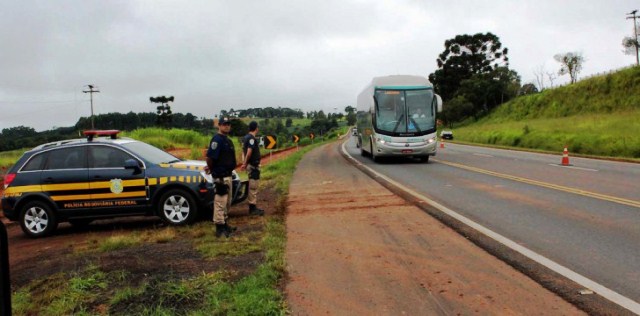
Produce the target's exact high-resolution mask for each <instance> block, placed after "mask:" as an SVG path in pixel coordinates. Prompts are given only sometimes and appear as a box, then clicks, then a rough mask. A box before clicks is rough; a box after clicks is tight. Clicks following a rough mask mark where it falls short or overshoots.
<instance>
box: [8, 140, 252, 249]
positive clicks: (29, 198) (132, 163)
mask: <svg viewBox="0 0 640 316" xmlns="http://www.w3.org/2000/svg"><path fill="white" fill-rule="evenodd" d="M118 132H119V131H117V130H108V131H104V130H101V131H95V130H93V131H85V132H84V134H85V136H87V138H86V139H74V140H64V141H59V142H53V143H47V144H43V145H40V146H37V147H35V148H33V149H32V150H30V151H27V152H25V153H24V155H23V156H22V157H20V159H18V161H17V162H16V164H15V165H14V166H13V167H12V168H11V169H9V171H8V173H7V174H6V175H5V178H4V195H3V196H2V200H1V203H2V210H3V212H4V215H5V217H7V218H8V219H9V220H11V221H19V222H20V226H21V227H22V230H23V231H24V233H25V234H27V235H29V236H31V237H42V236H46V235H49V234H51V233H52V232H53V231H54V230H55V229H56V227H57V226H58V223H60V222H69V223H71V224H72V225H88V224H89V223H90V222H91V221H93V220H95V219H104V218H113V217H120V216H131V215H155V216H159V217H160V218H161V219H162V220H163V221H164V222H166V223H167V224H169V225H185V224H189V223H191V222H193V221H194V220H196V219H197V218H199V217H204V216H209V218H210V217H211V214H212V208H213V206H212V204H213V198H214V186H213V182H212V178H211V176H210V175H208V174H206V172H205V171H204V168H205V166H206V163H205V162H204V161H195V160H190V161H183V160H180V159H178V158H176V157H174V156H172V155H170V154H168V153H166V152H164V151H162V150H160V149H158V148H156V147H154V146H151V145H149V144H147V143H144V142H140V141H136V140H133V139H128V138H117V134H118ZM99 136H108V137H99ZM247 188H248V182H247V181H241V180H240V178H239V177H238V175H237V174H236V173H235V171H234V172H233V188H232V193H233V202H232V203H233V204H236V203H239V202H242V201H244V200H245V199H246V198H247V193H248V190H247Z"/></svg>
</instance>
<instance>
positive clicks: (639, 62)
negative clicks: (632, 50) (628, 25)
mask: <svg viewBox="0 0 640 316" xmlns="http://www.w3.org/2000/svg"><path fill="white" fill-rule="evenodd" d="M636 12H638V10H633V11H631V12H629V13H627V15H630V16H629V17H627V20H629V19H633V33H634V34H635V35H636V37H635V38H634V41H633V44H634V45H633V46H635V47H636V65H640V57H638V45H639V43H638V24H636V18H638V17H640V16H637V15H636Z"/></svg>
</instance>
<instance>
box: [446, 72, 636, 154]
mask: <svg viewBox="0 0 640 316" xmlns="http://www.w3.org/2000/svg"><path fill="white" fill-rule="evenodd" d="M445 106H446V105H445ZM455 136H456V139H458V140H462V141H468V142H476V143H485V144H496V145H503V146H514V147H525V148H532V149H540V150H550V151H561V150H562V147H563V146H564V145H568V146H569V150H570V151H571V152H574V153H581V154H585V155H599V156H615V157H628V158H640V67H633V68H629V69H625V70H622V71H619V72H616V73H613V74H608V75H603V76H599V77H594V78H590V79H586V80H583V81H580V82H578V83H575V84H572V85H568V86H563V87H559V88H555V89H548V90H545V91H543V92H541V93H537V94H533V95H528V96H523V97H519V98H516V99H514V100H511V101H509V102H507V103H505V104H502V105H500V106H499V107H497V108H496V109H495V110H494V111H493V112H492V113H491V114H489V115H488V116H486V117H484V118H482V119H480V120H479V121H478V122H474V123H469V124H466V125H464V126H463V127H460V128H458V129H456V131H455Z"/></svg>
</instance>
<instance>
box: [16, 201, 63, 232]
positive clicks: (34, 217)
mask: <svg viewBox="0 0 640 316" xmlns="http://www.w3.org/2000/svg"><path fill="white" fill-rule="evenodd" d="M57 226H58V222H57V221H56V216H55V214H54V213H53V211H52V209H51V207H50V206H49V205H48V204H46V203H44V202H40V201H33V202H29V203H27V204H26V205H25V206H24V208H23V209H22V212H21V213H20V227H22V231H23V232H24V233H25V234H27V235H28V236H30V237H44V236H47V235H49V234H51V233H52V232H53V231H54V230H55V229H56V227H57Z"/></svg>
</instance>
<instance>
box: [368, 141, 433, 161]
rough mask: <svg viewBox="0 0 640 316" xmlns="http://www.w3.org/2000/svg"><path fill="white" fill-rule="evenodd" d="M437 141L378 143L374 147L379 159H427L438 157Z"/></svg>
mask: <svg viewBox="0 0 640 316" xmlns="http://www.w3.org/2000/svg"><path fill="white" fill-rule="evenodd" d="M436 143H437V142H436V141H435V140H434V141H432V142H426V143H425V142H422V143H392V142H378V141H376V144H375V146H374V149H373V150H374V151H375V153H374V154H375V155H376V156H378V157H412V156H413V157H425V156H435V155H436V147H437V146H436Z"/></svg>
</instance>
